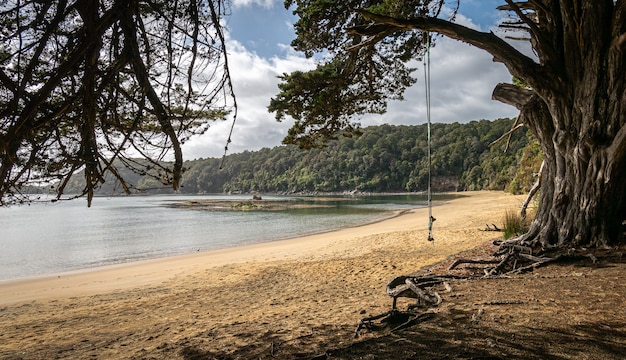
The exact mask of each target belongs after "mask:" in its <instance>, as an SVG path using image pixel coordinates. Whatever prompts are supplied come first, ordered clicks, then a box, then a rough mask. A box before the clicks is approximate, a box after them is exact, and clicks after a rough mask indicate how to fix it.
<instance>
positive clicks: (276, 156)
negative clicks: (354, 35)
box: [68, 119, 541, 194]
mask: <svg viewBox="0 0 626 360" xmlns="http://www.w3.org/2000/svg"><path fill="white" fill-rule="evenodd" d="M512 123H513V120H512V119H498V120H495V121H488V120H481V121H472V122H470V123H467V124H459V123H453V124H433V125H431V133H432V147H431V151H432V157H431V159H432V161H431V165H432V166H431V169H432V185H433V190H434V191H463V190H482V189H490V190H493V189H497V190H508V191H511V192H514V193H519V192H524V191H527V190H528V189H529V188H530V186H532V184H533V182H534V181H535V176H534V173H536V172H537V171H538V169H539V164H540V163H541V155H540V153H539V147H538V145H537V143H536V142H534V141H532V140H531V137H530V136H529V135H527V134H526V133H525V132H524V131H523V130H520V131H517V132H515V133H514V134H513V135H512V136H511V138H510V140H508V150H507V151H506V152H504V151H503V149H504V148H505V146H506V144H507V139H506V138H505V139H504V140H503V141H501V142H499V143H498V144H496V145H494V146H489V144H491V143H492V142H493V141H495V140H496V139H498V138H500V137H501V136H502V135H503V134H505V133H506V132H507V131H509V130H510V129H511V125H512ZM427 154H428V138H427V128H426V125H417V126H394V125H380V126H371V127H367V128H364V129H363V130H362V135H360V136H355V137H353V138H339V139H337V140H335V141H332V142H330V143H329V144H328V146H327V147H325V148H323V149H314V150H301V149H299V148H297V147H294V146H277V147H274V148H271V149H269V148H264V149H261V150H259V151H245V152H243V153H238V154H232V155H229V156H227V157H226V158H225V161H224V162H223V167H222V169H220V164H221V162H222V159H216V158H208V159H197V160H191V161H188V162H186V163H185V169H186V170H185V173H184V175H183V181H182V186H183V187H182V188H181V192H182V193H189V194H198V193H229V192H232V193H255V192H259V193H313V192H353V191H359V192H413V191H424V190H426V189H427V186H428V156H427ZM120 173H121V174H122V176H124V177H125V178H126V179H127V180H128V181H129V182H130V183H132V184H134V187H135V188H136V189H138V190H142V191H145V192H159V193H165V192H171V190H168V189H166V188H164V186H163V185H161V184H160V183H159V181H158V180H156V179H154V178H153V177H150V176H148V175H142V176H140V175H137V174H133V173H131V172H130V171H125V170H124V169H120ZM71 185H72V186H71V187H70V188H68V190H69V192H71V191H72V190H73V191H79V190H80V189H81V181H80V180H78V179H77V181H75V182H73V183H72V184H71ZM119 190H120V189H119V185H117V186H116V184H115V182H114V181H108V182H107V184H105V186H103V187H102V188H101V189H100V191H101V193H106V194H112V193H114V192H119Z"/></svg>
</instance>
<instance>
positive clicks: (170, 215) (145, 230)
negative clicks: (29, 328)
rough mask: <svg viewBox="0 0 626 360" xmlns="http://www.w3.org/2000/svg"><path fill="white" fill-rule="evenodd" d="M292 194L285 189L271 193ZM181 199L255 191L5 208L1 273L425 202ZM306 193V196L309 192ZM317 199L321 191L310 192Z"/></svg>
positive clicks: (363, 216)
mask: <svg viewBox="0 0 626 360" xmlns="http://www.w3.org/2000/svg"><path fill="white" fill-rule="evenodd" d="M264 198H266V199H284V198H285V197H264ZM173 199H194V200H197V199H230V200H232V199H235V200H236V199H250V197H249V196H240V197H237V196H134V197H112V198H96V199H94V202H93V205H92V207H91V208H87V207H86V201H85V200H73V201H65V202H56V203H51V202H42V203H33V204H31V205H28V206H27V205H23V206H12V207H8V208H0V279H12V278H22V277H28V276H36V275H43V274H53V273H59V272H64V271H71V270H77V269H84V268H90V267H96V266H102V265H109V264H115V263H122V262H130V261H136V260H142V259H149V258H157V257H164V256H170V255H178V254H184V253H191V252H195V251H203V250H212V249H220V248H226V247H232V246H240V245H245V244H252V243H259V242H267V241H273V240H278V239H285V238H291V237H297V236H301V235H306V234H312V233H319V232H324V231H330V230H334V229H339V228H344V227H349V226H356V225H361V224H365V223H369V222H373V221H377V220H380V219H383V218H386V217H389V216H392V214H393V211H397V210H401V209H406V208H415V207H420V206H424V199H425V198H424V197H423V196H417V195H401V196H374V197H372V196H369V197H361V198H347V199H346V198H337V201H332V202H325V203H324V204H330V205H332V206H331V207H323V208H308V209H297V210H288V211H247V212H231V211H224V212H220V211H202V210H192V209H174V208H168V207H166V206H164V204H165V203H166V202H167V201H169V200H173ZM301 200H302V199H301ZM304 201H315V198H304Z"/></svg>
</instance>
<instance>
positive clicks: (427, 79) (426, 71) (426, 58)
mask: <svg viewBox="0 0 626 360" xmlns="http://www.w3.org/2000/svg"><path fill="white" fill-rule="evenodd" d="M424 83H425V87H426V122H427V126H426V129H427V133H428V241H431V242H433V246H434V245H435V243H434V241H435V238H433V223H434V222H435V220H437V219H435V218H434V217H433V194H432V186H431V185H432V182H431V178H432V176H431V175H432V174H431V172H432V157H431V137H430V33H426V56H424Z"/></svg>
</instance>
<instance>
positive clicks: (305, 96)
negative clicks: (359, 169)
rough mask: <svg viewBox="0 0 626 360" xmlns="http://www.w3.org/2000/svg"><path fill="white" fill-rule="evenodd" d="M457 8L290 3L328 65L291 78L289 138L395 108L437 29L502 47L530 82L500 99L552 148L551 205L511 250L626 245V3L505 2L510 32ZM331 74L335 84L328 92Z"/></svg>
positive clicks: (364, 0) (545, 175) (545, 176)
mask: <svg viewBox="0 0 626 360" xmlns="http://www.w3.org/2000/svg"><path fill="white" fill-rule="evenodd" d="M461 1H462V0H461ZM446 3H448V4H449V3H450V2H445V1H442V0H437V1H429V0H382V1H380V0H379V1H372V0H352V1H332V0H288V1H286V2H285V4H286V5H287V6H293V7H294V8H295V10H294V13H295V14H297V15H298V16H299V17H300V19H299V20H298V22H297V23H296V26H295V29H296V32H297V39H296V40H294V41H293V43H292V45H293V46H294V47H295V48H296V49H298V50H302V51H305V53H306V54H307V55H310V56H313V55H314V54H320V55H321V56H320V59H321V61H320V65H319V66H318V69H316V70H313V71H311V72H309V73H293V74H284V75H283V77H282V80H283V82H282V83H281V84H280V85H279V89H280V92H279V94H278V95H276V97H274V98H273V99H272V101H271V103H270V105H269V109H270V110H271V111H274V112H276V117H277V119H279V120H282V119H285V118H286V117H287V116H291V117H293V118H294V119H295V125H294V126H293V127H292V129H291V131H290V134H289V137H288V138H287V139H286V141H287V142H290V143H298V144H301V145H302V146H311V145H317V144H321V143H323V141H324V140H325V139H327V138H331V137H333V136H336V134H339V133H342V132H345V133H347V134H348V135H349V133H350V132H351V131H352V129H353V128H354V125H353V124H352V123H351V121H354V118H355V117H356V115H359V114H362V113H365V112H381V111H384V109H385V104H386V102H387V101H388V100H389V99H397V98H401V97H402V92H403V90H404V89H405V88H406V86H408V85H410V84H412V83H413V82H414V81H415V80H414V79H413V78H412V77H411V76H410V74H411V71H410V68H409V67H408V64H410V63H409V62H408V60H410V59H419V58H420V57H421V56H422V55H423V53H424V51H425V49H426V48H427V46H428V44H429V41H428V39H430V38H432V37H431V36H430V35H429V34H430V33H437V34H440V35H443V36H446V37H449V38H452V39H456V40H460V41H464V42H466V43H469V44H470V45H473V46H475V47H478V48H480V49H482V50H485V51H487V52H488V53H490V54H491V55H492V56H493V59H494V61H497V62H501V63H503V64H504V65H505V66H506V68H507V69H508V70H509V72H510V73H511V75H512V76H513V77H515V78H516V79H517V80H518V85H519V84H524V86H518V85H514V84H500V85H498V86H497V87H496V89H495V90H494V95H493V96H494V98H495V99H498V100H500V101H503V102H505V103H508V104H511V105H513V106H515V107H517V108H518V109H519V110H520V115H519V120H520V122H522V123H523V124H524V125H525V126H527V127H528V128H529V129H530V131H531V132H532V133H533V134H534V135H535V136H536V137H537V139H538V141H539V144H540V146H541V151H542V152H543V154H544V161H545V163H544V165H545V166H543V167H542V176H541V179H542V182H541V188H540V194H541V195H540V196H541V198H540V208H539V211H538V212H537V215H536V218H535V220H534V221H533V223H532V225H531V228H530V230H529V232H528V233H527V234H525V235H524V236H521V237H520V238H517V239H513V240H511V241H510V242H509V243H507V245H510V244H514V245H516V246H517V245H523V246H525V247H527V248H532V249H534V250H533V251H535V252H537V253H540V252H541V251H545V250H547V249H555V248H556V249H561V250H562V249H567V248H572V247H579V246H583V247H586V246H591V247H595V246H607V245H609V244H615V243H620V242H622V240H623V234H622V232H623V227H622V221H623V220H624V219H625V218H626V187H625V186H624V184H626V83H625V79H626V78H625V77H624V76H623V74H624V70H625V69H624V67H625V66H626V61H625V59H624V52H625V50H626V1H623V0H593V1H591V0H587V1H573V0H528V1H512V0H505V1H503V5H501V6H499V7H498V10H501V11H502V12H504V13H505V14H506V17H505V19H506V20H505V21H504V22H503V23H502V24H501V27H502V28H503V29H504V30H507V31H508V35H505V36H498V35H497V34H495V33H493V32H482V31H478V30H474V29H470V28H468V27H465V26H462V25H460V24H458V23H455V22H454V14H455V10H454V9H456V8H457V5H458V3H457V2H452V6H451V10H449V9H448V8H445V5H446ZM448 10H449V11H448ZM519 40H521V41H528V42H529V43H530V45H531V46H532V49H533V52H534V55H526V54H524V53H521V52H520V51H518V50H517V49H516V47H514V46H513V45H512V44H511V42H512V41H519ZM328 74H330V75H332V77H334V78H335V79H334V80H333V81H332V84H331V85H330V86H324V87H321V88H320V87H317V84H320V83H323V80H324V79H329V78H330V77H331V76H329V75H328ZM316 78H318V79H317V80H312V79H316ZM347 101H348V102H347ZM318 104H322V106H323V107H324V108H325V109H327V111H319V110H318ZM333 109H336V110H335V111H333Z"/></svg>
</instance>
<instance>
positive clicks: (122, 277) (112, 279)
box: [0, 202, 444, 305]
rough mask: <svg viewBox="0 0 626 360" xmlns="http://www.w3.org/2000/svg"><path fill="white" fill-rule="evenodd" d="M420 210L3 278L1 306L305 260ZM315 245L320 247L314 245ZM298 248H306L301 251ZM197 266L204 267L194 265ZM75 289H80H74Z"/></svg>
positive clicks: (1, 281) (0, 296)
mask: <svg viewBox="0 0 626 360" xmlns="http://www.w3.org/2000/svg"><path fill="white" fill-rule="evenodd" d="M443 204H444V203H443V202H442V203H440V204H437V206H440V205H443ZM421 209H426V207H416V208H412V209H401V210H396V211H393V212H392V214H391V215H390V216H387V217H383V218H381V219H377V220H374V221H371V222H367V223H364V224H357V225H351V226H346V227H342V228H337V229H330V230H326V231H320V232H315V233H312V234H307V235H301V236H297V237H289V238H277V239H276V240H270V241H265V242H259V243H254V244H247V245H234V246H232V247H226V248H220V249H211V250H204V251H198V252H192V253H185V254H179V255H170V256H164V257H156V258H149V259H141V260H135V261H129V262H123V263H116V264H108V265H102V266H96V267H89V268H82V269H75V270H69V271H63V272H55V273H51V274H42V275H34V276H28V277H23V278H14V279H1V280H0V294H2V295H0V305H8V304H14V303H18V302H25V301H37V300H50V299H52V298H54V297H58V296H60V297H70V296H90V295H95V294H98V293H100V292H102V291H110V290H114V291H123V290H125V289H128V288H131V287H137V286H148V285H154V284H156V283H159V282H165V281H167V280H170V278H172V277H174V276H176V275H179V273H170V271H174V272H175V271H192V268H196V267H198V266H203V268H205V269H210V268H216V267H219V266H224V265H232V264H242V263H249V262H264V261H273V260H277V259H279V257H280V256H282V258H281V260H287V259H295V258H297V257H300V256H303V255H305V254H306V252H308V251H316V250H317V249H316V248H318V247H319V246H321V245H326V242H331V241H337V238H339V237H341V236H343V235H344V233H345V232H352V231H351V230H354V229H359V228H367V227H370V226H376V225H378V224H381V223H384V222H387V221H390V220H393V219H397V218H400V217H402V216H407V215H410V214H414V213H415V212H416V211H418V210H421ZM365 233H366V234H367V235H372V234H374V233H376V231H375V230H369V229H365ZM329 234H331V236H330V237H328V238H326V235H329ZM325 238H326V239H325ZM313 242H318V243H316V244H315V245H313V244H312V243H313ZM311 245H313V246H311ZM302 246H306V247H305V248H302ZM209 262H210V264H209ZM196 263H200V264H202V265H197V264H196ZM194 264H195V265H194ZM154 267H158V268H159V270H155V269H154ZM76 284H79V285H78V286H76ZM51 292H53V294H51Z"/></svg>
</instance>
